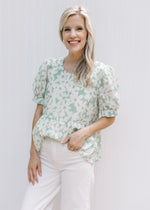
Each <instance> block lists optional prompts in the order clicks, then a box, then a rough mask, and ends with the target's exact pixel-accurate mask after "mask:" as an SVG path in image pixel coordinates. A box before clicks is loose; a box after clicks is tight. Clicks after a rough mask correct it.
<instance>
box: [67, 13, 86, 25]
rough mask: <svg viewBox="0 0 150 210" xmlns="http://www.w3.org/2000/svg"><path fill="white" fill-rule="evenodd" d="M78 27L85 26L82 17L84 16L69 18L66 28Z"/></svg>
mask: <svg viewBox="0 0 150 210" xmlns="http://www.w3.org/2000/svg"><path fill="white" fill-rule="evenodd" d="M76 25H81V26H84V18H83V17H82V15H71V16H69V17H68V18H67V20H66V22H65V24H64V27H66V26H67V27H68V26H69V27H73V26H76Z"/></svg>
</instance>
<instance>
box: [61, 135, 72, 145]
mask: <svg viewBox="0 0 150 210" xmlns="http://www.w3.org/2000/svg"><path fill="white" fill-rule="evenodd" d="M69 139H70V136H68V137H67V138H65V139H64V140H62V141H61V143H62V144H65V143H67V141H69Z"/></svg>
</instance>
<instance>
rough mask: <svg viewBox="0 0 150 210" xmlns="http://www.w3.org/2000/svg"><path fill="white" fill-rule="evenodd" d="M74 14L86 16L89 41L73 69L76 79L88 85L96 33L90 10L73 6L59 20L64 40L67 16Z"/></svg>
mask: <svg viewBox="0 0 150 210" xmlns="http://www.w3.org/2000/svg"><path fill="white" fill-rule="evenodd" d="M72 15H81V16H82V17H83V18H84V24H85V28H86V30H87V41H86V44H85V46H84V51H83V55H82V57H81V59H80V60H79V61H78V63H77V64H76V66H75V67H74V69H73V73H74V74H75V75H76V81H77V82H78V81H79V80H81V81H82V83H83V85H84V87H88V85H89V83H90V81H91V74H92V71H93V66H94V60H95V55H94V47H95V37H94V36H95V34H94V30H93V26H92V23H91V19H90V16H89V14H88V11H87V9H86V8H85V7H83V6H72V7H69V8H67V9H66V10H65V11H64V12H63V13H62V15H61V17H60V22H59V36H60V39H61V41H62V42H63V35H62V32H63V27H64V24H65V22H66V21H67V18H68V17H70V16H72Z"/></svg>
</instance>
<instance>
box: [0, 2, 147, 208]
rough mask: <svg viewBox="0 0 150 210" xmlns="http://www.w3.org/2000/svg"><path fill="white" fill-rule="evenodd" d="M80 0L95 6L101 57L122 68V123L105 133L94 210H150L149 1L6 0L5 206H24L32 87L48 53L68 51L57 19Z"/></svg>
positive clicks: (2, 39) (1, 40) (1, 124)
mask: <svg viewBox="0 0 150 210" xmlns="http://www.w3.org/2000/svg"><path fill="white" fill-rule="evenodd" d="M75 4H76V5H77V4H79V5H83V6H86V7H87V9H88V10H89V13H90V15H91V18H92V21H93V25H94V28H95V33H96V58H97V59H99V60H101V61H103V62H104V63H106V64H110V65H112V66H114V67H115V68H116V71H117V74H118V77H119V81H120V92H121V106H120V110H119V115H118V117H117V118H116V122H115V123H114V124H113V125H112V126H110V127H108V128H106V129H104V130H103V132H102V158H101V160H100V161H99V162H98V163H96V170H95V176H96V185H95V192H94V197H93V208H92V210H149V209H150V203H149V199H150V190H149V189H150V153H149V148H150V141H149V140H150V138H149V116H150V115H149V114H150V111H149V109H150V108H149V107H150V99H149V96H150V94H149V90H150V87H149V84H148V83H149V77H150V73H149V67H150V62H149V56H150V54H149V51H150V40H149V37H150V28H149V24H150V23H149V20H150V13H149V7H150V3H149V1H148V0H147V1H146V0H143V1H139V0H130V1H129V0H124V1H121V0H114V1H111V0H105V1H98V0H97V1H96V0H92V1H90V0H87V1H71V0H68V1H61V0H60V1H59V0H55V1H50V0H44V1H43V0H32V1H29V0H25V1H19V0H13V1H11V0H5V1H0V8H1V12H0V14H1V17H0V23H1V28H0V30H1V33H0V34H1V36H0V44H1V47H0V48H1V50H0V56H1V57H0V58H1V59H0V60H1V63H0V67H1V75H2V76H1V77H0V79H1V81H0V87H1V88H0V91H1V107H0V110H1V118H0V129H1V132H0V134H1V147H0V154H1V158H0V166H1V173H0V177H1V179H0V186H1V187H0V198H1V199H0V209H5V210H12V209H13V210H19V209H20V205H21V202H22V199H23V196H24V193H25V188H26V185H27V182H28V179H27V165H28V158H29V149H30V144H31V127H32V119H33V114H34V110H35V107H36V104H34V103H33V102H32V97H33V92H32V86H31V84H32V81H33V79H34V76H35V74H36V72H37V69H38V67H39V65H40V64H41V62H42V61H43V59H44V58H48V57H51V56H62V55H66V54H67V51H66V49H65V48H64V46H63V45H62V43H61V41H60V40H59V35H58V25H59V18H60V15H61V13H62V12H63V11H64V9H66V8H67V7H68V6H71V5H75ZM58 199H59V197H58ZM56 209H57V210H58V209H59V208H58V206H56Z"/></svg>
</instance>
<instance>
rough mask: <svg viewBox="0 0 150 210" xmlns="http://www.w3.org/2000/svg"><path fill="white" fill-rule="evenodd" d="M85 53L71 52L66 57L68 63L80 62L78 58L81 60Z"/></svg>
mask: <svg viewBox="0 0 150 210" xmlns="http://www.w3.org/2000/svg"><path fill="white" fill-rule="evenodd" d="M82 55H83V54H81V53H79V54H71V53H69V54H68V55H67V57H66V60H67V61H68V63H76V62H78V60H80V58H81V57H82Z"/></svg>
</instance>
